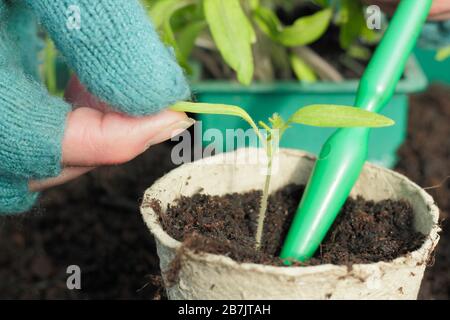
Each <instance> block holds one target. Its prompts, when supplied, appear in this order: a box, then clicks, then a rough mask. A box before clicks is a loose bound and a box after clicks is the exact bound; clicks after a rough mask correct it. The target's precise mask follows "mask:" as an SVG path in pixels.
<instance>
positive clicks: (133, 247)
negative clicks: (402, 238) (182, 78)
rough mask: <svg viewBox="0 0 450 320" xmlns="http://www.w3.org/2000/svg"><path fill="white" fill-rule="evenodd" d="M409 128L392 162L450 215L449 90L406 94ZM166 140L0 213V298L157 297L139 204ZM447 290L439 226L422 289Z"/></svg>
mask: <svg viewBox="0 0 450 320" xmlns="http://www.w3.org/2000/svg"><path fill="white" fill-rule="evenodd" d="M411 99H412V107H411V121H410V132H409V135H408V140H407V142H406V144H405V145H404V146H403V147H402V149H401V150H400V152H399V153H400V157H401V158H400V162H399V164H398V170H399V171H401V172H403V173H405V174H406V175H408V176H409V177H410V178H411V179H412V180H414V181H415V182H417V183H418V184H419V185H421V186H424V187H431V186H437V185H440V187H438V188H435V189H431V190H429V192H430V193H431V194H432V195H433V196H434V197H435V199H436V201H437V202H438V205H439V207H440V208H441V210H442V218H443V219H444V218H446V217H448V216H449V215H450V180H446V181H444V179H445V177H446V176H448V175H450V139H449V137H450V125H449V124H450V90H449V89H448V88H443V87H437V86H435V87H432V88H431V89H430V90H429V91H428V92H427V93H425V94H422V95H418V96H414V97H412V98H411ZM170 163H171V162H170V145H167V144H165V145H160V146H157V147H154V148H151V149H150V150H149V151H148V152H147V153H146V154H144V155H143V156H141V157H139V158H138V159H136V160H134V161H133V162H131V163H129V164H127V165H125V166H122V167H113V168H103V169H99V170H97V171H96V172H94V173H91V174H89V175H87V176H85V177H83V178H81V179H79V180H77V181H75V182H72V183H70V184H68V185H66V186H63V187H59V188H56V189H53V190H51V191H48V192H46V193H45V194H44V195H43V198H42V200H41V204H40V207H39V208H37V209H35V210H33V211H32V212H30V213H28V214H24V215H20V216H14V217H0V298H2V299H26V298H35V299H39V298H42V299H95V298H97V299H105V298H110V299H158V298H160V297H161V285H160V278H159V267H158V258H157V256H156V252H155V247H154V242H153V239H152V238H151V236H150V234H149V233H148V231H147V228H146V227H145V225H144V223H143V221H142V219H141V217H140V214H139V211H138V206H139V203H140V198H141V197H142V194H143V192H144V190H145V189H146V188H147V187H148V186H150V185H151V184H152V183H153V182H154V181H155V179H157V178H158V177H160V176H162V175H163V174H164V173H166V172H167V171H169V170H170V169H171V168H172V166H171V164H170ZM73 264H75V265H79V266H80V267H81V270H82V289H81V290H73V291H70V290H68V289H67V288H66V278H67V274H66V268H67V267H68V266H69V265H73ZM449 297H450V230H449V228H447V227H446V226H445V223H444V232H443V234H442V238H441V242H440V244H439V247H438V250H437V253H436V257H435V263H434V265H433V266H431V267H429V268H428V270H427V273H426V279H425V281H424V284H423V288H422V292H421V298H424V299H449Z"/></svg>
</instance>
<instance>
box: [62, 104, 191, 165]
mask: <svg viewBox="0 0 450 320" xmlns="http://www.w3.org/2000/svg"><path fill="white" fill-rule="evenodd" d="M193 123H194V120H192V119H189V118H188V117H187V116H186V114H184V113H179V112H174V111H168V110H167V111H162V112H160V113H158V114H156V115H152V116H146V117H140V118H135V117H131V116H127V115H123V114H119V113H113V112H111V113H102V112H100V111H98V110H94V109H90V108H78V109H76V110H74V111H72V112H71V113H70V114H69V116H68V120H67V129H66V132H65V135H64V139H63V164H64V165H65V166H78V167H79V166H83V167H92V166H94V167H95V166H101V165H111V164H121V163H125V162H127V161H130V160H131V159H133V158H135V157H136V156H138V155H140V154H141V153H143V152H144V151H145V150H146V149H148V148H149V147H150V146H151V145H154V144H158V143H161V142H163V141H165V140H167V139H170V138H171V137H172V136H173V135H176V134H178V133H180V132H181V131H183V130H185V129H187V128H188V127H190V126H191V125H192V124H193Z"/></svg>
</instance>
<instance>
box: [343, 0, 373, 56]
mask: <svg viewBox="0 0 450 320" xmlns="http://www.w3.org/2000/svg"><path fill="white" fill-rule="evenodd" d="M339 13H340V23H341V31H340V34H339V43H340V45H341V47H342V48H343V49H348V47H350V45H352V44H353V43H354V42H355V41H356V40H357V39H358V38H359V37H360V35H361V34H362V32H363V30H364V29H365V28H367V25H366V19H365V16H364V11H363V6H362V4H361V2H359V1H355V0H342V2H341V10H340V12H339Z"/></svg>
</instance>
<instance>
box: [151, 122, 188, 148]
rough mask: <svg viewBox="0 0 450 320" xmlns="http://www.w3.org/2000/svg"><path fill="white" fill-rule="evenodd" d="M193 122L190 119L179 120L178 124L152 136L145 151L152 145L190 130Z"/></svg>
mask: <svg viewBox="0 0 450 320" xmlns="http://www.w3.org/2000/svg"><path fill="white" fill-rule="evenodd" d="M194 123H195V120H194V119H191V118H186V119H184V120H181V121H179V122H175V123H174V124H172V125H170V126H168V127H167V128H165V129H164V130H163V131H161V132H160V133H158V134H156V135H155V136H153V137H152V138H151V139H150V141H149V142H147V144H146V145H145V150H147V149H148V148H150V147H151V146H152V145H155V144H158V143H161V142H164V141H166V140H168V139H171V138H172V137H175V136H177V135H179V134H180V133H182V132H183V131H185V130H186V129H188V128H190V127H191V126H192V125H194Z"/></svg>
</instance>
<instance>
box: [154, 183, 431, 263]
mask: <svg viewBox="0 0 450 320" xmlns="http://www.w3.org/2000/svg"><path fill="white" fill-rule="evenodd" d="M303 190H304V188H303V187H302V186H297V185H288V186H286V187H284V188H283V189H280V190H278V191H276V192H275V193H273V194H272V195H271V196H270V197H269V205H268V210H267V214H266V220H265V224H264V227H265V229H264V233H263V240H262V245H261V250H256V249H255V240H254V239H255V234H256V225H257V219H258V217H257V215H258V208H259V203H260V199H261V195H262V193H261V191H250V192H247V193H242V194H238V193H232V194H227V195H224V196H210V195H206V194H195V195H194V196H192V197H182V198H180V199H178V200H177V201H176V203H175V204H173V205H171V206H168V208H167V211H166V212H165V213H163V211H162V210H160V207H158V206H156V209H157V210H159V214H160V221H161V223H162V225H163V228H164V229H165V230H166V231H167V232H168V233H169V235H171V236H172V237H174V238H175V239H177V240H179V241H183V243H184V246H185V247H187V248H189V249H192V250H194V251H199V252H208V253H215V254H221V255H225V256H228V257H230V258H232V259H234V260H236V261H238V262H254V263H260V264H270V265H279V266H281V265H283V263H282V261H281V259H279V258H277V257H278V255H279V253H280V251H281V246H282V244H283V243H282V242H283V240H284V239H285V236H286V234H287V231H288V228H289V226H290V225H291V222H292V219H293V216H294V214H295V211H296V209H297V206H298V203H299V201H300V199H301V195H302V194H303ZM424 239H425V236H424V235H423V234H421V233H418V232H416V231H414V228H413V210H412V208H411V206H410V205H409V204H408V203H406V202H404V201H392V200H385V201H380V202H373V201H366V200H364V199H363V198H361V197H358V198H357V199H351V198H349V199H348V200H347V202H346V203H345V205H344V207H343V209H342V210H341V212H340V213H339V217H338V219H337V220H336V221H335V223H334V225H333V226H332V228H331V230H330V232H329V233H328V235H327V238H326V239H325V241H324V242H323V243H322V245H321V248H320V250H318V252H317V254H316V255H315V256H314V258H313V259H312V260H310V261H308V263H307V264H308V265H318V264H325V263H332V264H338V265H352V264H354V263H370V262H377V261H390V260H393V259H395V258H397V257H399V256H401V255H404V254H406V253H408V252H410V251H414V250H416V249H418V248H419V247H420V246H421V245H422V243H423V241H424Z"/></svg>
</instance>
